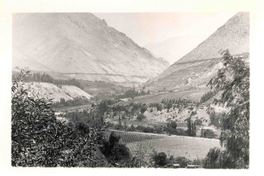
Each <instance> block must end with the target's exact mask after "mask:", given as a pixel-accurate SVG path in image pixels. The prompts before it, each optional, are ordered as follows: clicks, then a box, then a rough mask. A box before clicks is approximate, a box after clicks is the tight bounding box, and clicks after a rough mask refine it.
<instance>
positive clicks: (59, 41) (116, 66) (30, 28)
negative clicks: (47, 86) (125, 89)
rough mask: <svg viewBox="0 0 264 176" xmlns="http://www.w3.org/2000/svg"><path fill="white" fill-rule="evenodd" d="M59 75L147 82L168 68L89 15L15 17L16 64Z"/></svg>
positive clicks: (103, 22) (14, 50)
mask: <svg viewBox="0 0 264 176" xmlns="http://www.w3.org/2000/svg"><path fill="white" fill-rule="evenodd" d="M15 67H22V68H28V69H29V70H34V71H44V72H47V73H49V74H50V75H51V76H53V77H55V78H60V79H68V78H76V79H82V80H89V81H105V82H116V83H120V84H123V85H131V84H138V83H142V82H145V81H147V80H149V79H151V78H153V77H155V76H157V75H158V74H159V73H161V72H162V71H163V70H164V69H166V68H167V67H168V63H167V62H166V61H164V60H161V59H157V58H155V57H154V56H152V54H151V53H150V52H149V51H148V50H146V49H145V48H142V47H140V46H138V45H137V44H136V43H134V42H133V41H132V40H131V39H130V38H128V37H127V36H126V35H125V34H123V33H121V32H119V31H117V30H115V29H114V28H112V27H110V26H108V25H107V24H106V22H105V21H104V20H101V19H99V18H97V17H96V16H94V15H93V14H90V13H38V14H36V13H34V14H21V13H20V14H14V15H13V68H15Z"/></svg>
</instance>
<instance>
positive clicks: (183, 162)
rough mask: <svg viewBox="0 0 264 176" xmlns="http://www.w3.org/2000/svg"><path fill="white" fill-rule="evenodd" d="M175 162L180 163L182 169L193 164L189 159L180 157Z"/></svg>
mask: <svg viewBox="0 0 264 176" xmlns="http://www.w3.org/2000/svg"><path fill="white" fill-rule="evenodd" d="M174 161H175V162H176V163H178V164H179V165H180V167H181V168H185V167H187V165H188V164H189V163H190V162H191V161H190V160H188V159H187V158H185V157H183V156H179V157H176V158H175V159H174Z"/></svg>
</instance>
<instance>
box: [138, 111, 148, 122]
mask: <svg viewBox="0 0 264 176" xmlns="http://www.w3.org/2000/svg"><path fill="white" fill-rule="evenodd" d="M144 119H146V116H145V115H144V114H141V113H140V114H138V115H137V120H138V121H142V120H144Z"/></svg>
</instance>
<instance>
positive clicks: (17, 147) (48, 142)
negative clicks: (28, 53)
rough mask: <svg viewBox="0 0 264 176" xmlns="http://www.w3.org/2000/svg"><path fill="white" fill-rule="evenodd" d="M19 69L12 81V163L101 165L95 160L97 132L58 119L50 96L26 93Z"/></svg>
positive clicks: (21, 164) (19, 164) (16, 164)
mask: <svg viewBox="0 0 264 176" xmlns="http://www.w3.org/2000/svg"><path fill="white" fill-rule="evenodd" d="M27 74H28V72H25V71H22V72H21V74H19V75H18V76H17V77H16V79H14V80H13V85H12V119H11V125H12V134H11V137H12V165H13V166H34V167H36V166H46V167H55V166H100V165H101V166H103V164H102V163H104V161H102V162H101V160H100V161H99V160H98V158H97V157H98V153H97V152H96V151H97V148H98V145H99V140H98V138H99V137H100V134H99V132H98V131H97V130H96V129H94V128H91V127H88V126H85V125H78V126H68V125H66V124H65V123H63V122H61V121H58V120H57V119H56V117H55V114H54V111H53V110H52V108H51V104H52V103H51V100H47V99H43V98H37V97H34V98H33V97H30V96H29V95H28V90H27V89H25V88H24V86H23V79H24V78H25V76H26V75H27Z"/></svg>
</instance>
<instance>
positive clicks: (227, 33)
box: [145, 13, 249, 91]
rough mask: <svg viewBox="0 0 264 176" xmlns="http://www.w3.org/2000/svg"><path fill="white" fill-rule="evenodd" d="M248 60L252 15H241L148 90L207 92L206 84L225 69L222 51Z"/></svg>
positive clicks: (157, 79)
mask: <svg viewBox="0 0 264 176" xmlns="http://www.w3.org/2000/svg"><path fill="white" fill-rule="evenodd" d="M225 49H228V50H229V51H230V53H231V54H232V55H242V56H244V57H248V53H249V14H248V13H238V14H236V15H235V16H233V17H232V18H231V19H230V20H228V21H227V22H226V24H224V25H223V26H221V27H220V28H219V29H218V30H217V31H216V32H215V33H213V34H212V35H211V36H210V37H209V38H208V39H207V40H205V41H204V42H202V43H201V44H200V45H198V46H197V47H196V48H195V49H193V50H192V51H191V52H189V53H188V54H186V55H185V56H184V57H182V58H181V59H180V60H178V61H177V62H175V63H174V64H173V65H171V66H170V67H169V68H168V69H166V70H165V71H164V72H163V73H162V74H160V75H159V76H158V77H156V78H155V79H152V80H150V81H148V82H147V83H146V84H145V87H147V88H148V89H150V90H152V91H168V90H170V91H172V90H173V91H183V90H195V89H201V90H204V89H206V84H207V83H208V81H209V80H210V79H211V78H212V76H213V75H215V74H216V72H217V70H218V69H219V68H220V67H221V63H219V58H220V57H221V55H220V51H221V50H225Z"/></svg>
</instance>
